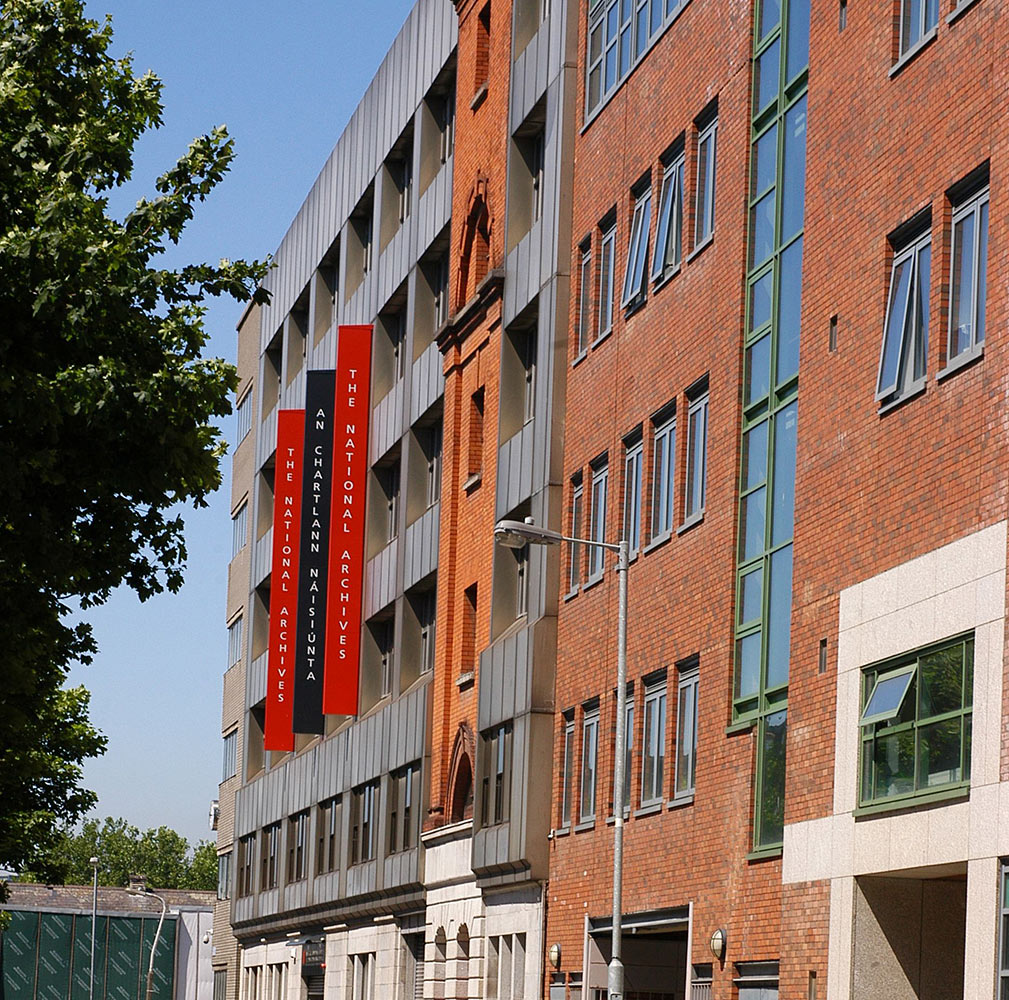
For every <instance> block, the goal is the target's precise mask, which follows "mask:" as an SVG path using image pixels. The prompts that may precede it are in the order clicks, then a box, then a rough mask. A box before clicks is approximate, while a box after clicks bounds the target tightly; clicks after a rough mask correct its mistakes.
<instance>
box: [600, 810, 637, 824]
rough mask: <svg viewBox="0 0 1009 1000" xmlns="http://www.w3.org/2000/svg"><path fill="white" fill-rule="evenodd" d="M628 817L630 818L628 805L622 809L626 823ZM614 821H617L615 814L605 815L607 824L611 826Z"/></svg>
mask: <svg viewBox="0 0 1009 1000" xmlns="http://www.w3.org/2000/svg"><path fill="white" fill-rule="evenodd" d="M630 818H631V808H630V806H628V807H627V808H626V809H625V810H624V822H625V823H626V822H627V821H628V820H629V819H630ZM616 821H617V818H616V816H607V817H606V825H607V826H613V825H614V824H615V823H616Z"/></svg>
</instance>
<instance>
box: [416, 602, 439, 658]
mask: <svg viewBox="0 0 1009 1000" xmlns="http://www.w3.org/2000/svg"><path fill="white" fill-rule="evenodd" d="M436 598H437V593H436V591H435V590H434V589H431V590H426V591H424V593H423V594H422V595H421V599H420V672H421V673H422V674H426V673H430V672H431V671H432V670H434V635H435V621H436V617H435V615H436V607H437V600H436Z"/></svg>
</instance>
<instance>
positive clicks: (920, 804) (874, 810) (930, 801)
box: [852, 782, 970, 819]
mask: <svg viewBox="0 0 1009 1000" xmlns="http://www.w3.org/2000/svg"><path fill="white" fill-rule="evenodd" d="M969 798H970V782H966V783H964V784H961V785H954V786H951V787H949V788H943V789H937V790H936V791H934V792H918V794H917V795H905V796H903V797H902V798H893V799H889V800H887V801H885V802H872V803H869V804H868V805H864V806H858V807H856V809H855V810H854V812H853V814H852V815H854V817H855V819H864V818H866V817H870V816H878V815H880V814H881V813H895V812H907V811H909V810H916V809H925V808H928V807H929V806H937V805H945V804H946V803H947V802H951V801H955V800H957V799H969Z"/></svg>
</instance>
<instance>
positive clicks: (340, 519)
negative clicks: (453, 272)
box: [323, 326, 372, 715]
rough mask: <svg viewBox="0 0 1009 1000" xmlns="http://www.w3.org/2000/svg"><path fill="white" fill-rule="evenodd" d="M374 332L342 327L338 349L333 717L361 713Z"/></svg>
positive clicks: (329, 643)
mask: <svg viewBox="0 0 1009 1000" xmlns="http://www.w3.org/2000/svg"><path fill="white" fill-rule="evenodd" d="M371 334H372V328H371V327H370V326H341V327H340V330H339V337H338V340H337V347H336V406H335V412H334V421H333V424H334V430H333V452H334V455H333V465H334V470H333V507H332V514H333V531H332V538H331V541H330V546H331V547H330V556H329V578H330V588H331V589H330V612H329V618H328V620H327V626H326V627H327V632H326V682H325V692H324V695H323V710H324V711H325V712H326V714H327V715H356V714H357V685H358V670H359V665H360V661H361V607H362V603H363V593H364V526H365V518H366V515H367V509H366V506H365V499H366V496H365V494H366V485H367V482H368V420H369V418H370V416H371V406H370V389H371Z"/></svg>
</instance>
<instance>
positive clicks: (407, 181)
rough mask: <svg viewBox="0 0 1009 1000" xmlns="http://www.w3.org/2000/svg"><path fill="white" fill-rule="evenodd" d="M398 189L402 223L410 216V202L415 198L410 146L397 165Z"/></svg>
mask: <svg viewBox="0 0 1009 1000" xmlns="http://www.w3.org/2000/svg"><path fill="white" fill-rule="evenodd" d="M396 167H397V170H396V174H397V176H396V191H397V194H398V195H399V206H398V207H399V222H400V225H402V224H403V223H404V222H406V220H407V219H409V218H410V202H411V201H412V200H413V147H412V146H408V147H407V149H406V155H405V156H404V157H403V159H402V160H400V162H399V163H398V164H397V165H396Z"/></svg>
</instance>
